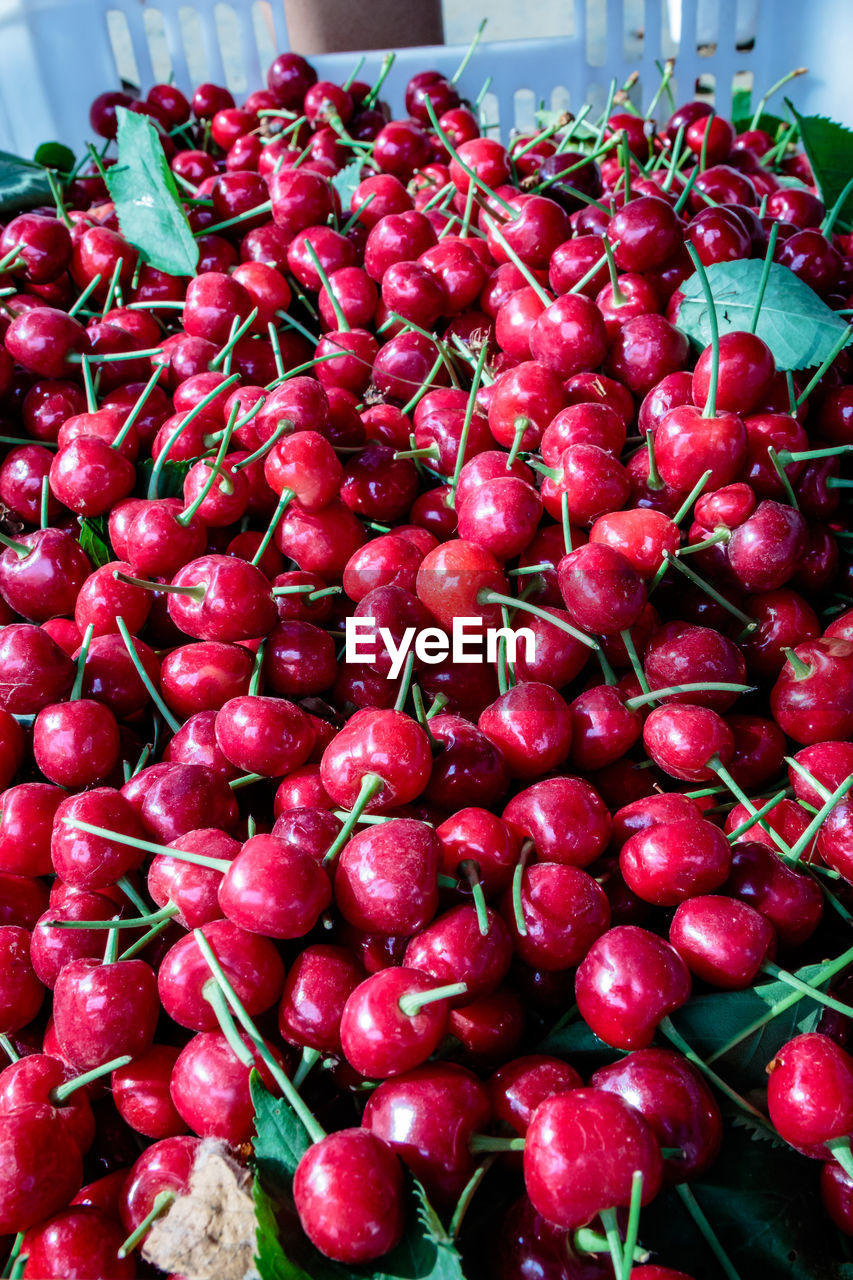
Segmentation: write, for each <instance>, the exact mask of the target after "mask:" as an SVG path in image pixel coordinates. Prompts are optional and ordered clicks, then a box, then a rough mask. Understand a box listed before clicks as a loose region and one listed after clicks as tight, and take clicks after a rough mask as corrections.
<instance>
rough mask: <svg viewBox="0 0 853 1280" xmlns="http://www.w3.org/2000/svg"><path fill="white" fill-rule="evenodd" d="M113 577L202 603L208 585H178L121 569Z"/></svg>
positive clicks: (147, 589)
mask: <svg viewBox="0 0 853 1280" xmlns="http://www.w3.org/2000/svg"><path fill="white" fill-rule="evenodd" d="M113 577H114V578H115V580H116V582H126V583H127V585H128V586H129V587H142V588H143V589H144V590H145V591H165V592H166V594H167V595H173V596H189V598H190V599H191V600H196V601H198V603H199V604H201V602H202V600H203V599H204V595H205V592H206V590H207V588H206V587H203V586H201V585H200V584H199V585H196V586H194V587H176V586H175V584H174V583H171V582H150V581H149V580H148V579H147V578H134V577H133V576H132V575H131V574H129V573H122V572H121V570H120V569H114V570H113Z"/></svg>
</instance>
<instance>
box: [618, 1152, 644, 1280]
mask: <svg viewBox="0 0 853 1280" xmlns="http://www.w3.org/2000/svg"><path fill="white" fill-rule="evenodd" d="M642 1200H643V1174H642V1171H641V1170H640V1169H635V1170H634V1174H633V1177H632V1178H631V1204H630V1208H629V1210H628V1225H627V1227H626V1228H625V1244H624V1246H623V1250H622V1278H621V1280H631V1272H632V1271H633V1269H634V1250H635V1249H636V1247H637V1238H638V1236H639V1234H640V1209H641V1208H642Z"/></svg>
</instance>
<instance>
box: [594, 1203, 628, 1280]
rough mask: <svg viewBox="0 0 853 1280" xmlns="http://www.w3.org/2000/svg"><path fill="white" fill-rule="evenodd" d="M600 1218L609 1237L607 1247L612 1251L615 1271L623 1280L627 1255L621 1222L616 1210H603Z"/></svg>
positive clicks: (611, 1255)
mask: <svg viewBox="0 0 853 1280" xmlns="http://www.w3.org/2000/svg"><path fill="white" fill-rule="evenodd" d="M598 1216H599V1218H600V1219H601V1225H602V1226H603V1227H604V1234H605V1236H606V1237H607V1247H608V1249H609V1250H610V1257H611V1259H612V1262H613V1271H614V1273H615V1274H616V1276H618V1277H619V1280H621V1278H622V1276H623V1274H624V1271H625V1254H624V1252H623V1249H622V1236H621V1235H620V1234H619V1220H618V1218H617V1216H616V1210H615V1209H602V1210H601V1212H600V1213H599V1215H598Z"/></svg>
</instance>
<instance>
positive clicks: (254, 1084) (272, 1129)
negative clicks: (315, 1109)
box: [249, 1071, 311, 1194]
mask: <svg viewBox="0 0 853 1280" xmlns="http://www.w3.org/2000/svg"><path fill="white" fill-rule="evenodd" d="M249 1088H250V1090H251V1094H252V1104H253V1106H254V1108H255V1135H256V1136H255V1144H254V1145H255V1165H256V1167H257V1170H258V1173H259V1175H260V1177H261V1179H262V1180H263V1183H264V1186H265V1187H267V1188H269V1190H270V1191H271V1192H273V1193H274V1194H275V1193H289V1191H290V1184H291V1182H292V1181H293V1175H294V1173H295V1172H296V1166H297V1165H298V1164H299V1161H300V1160H301V1159H302V1156H303V1155H304V1154H305V1152H306V1151H307V1150H308V1148H309V1147H310V1146H311V1139H310V1137H309V1136H308V1130H307V1129H306V1128H305V1126H304V1124H303V1123H302V1121H301V1120H300V1119H299V1117H298V1116H297V1114H296V1112H295V1111H294V1110H293V1108H292V1107H290V1106H289V1105H288V1103H286V1102H285V1101H284V1099H283V1098H275V1097H273V1095H272V1094H271V1093H270V1092H269V1090H268V1089H266V1088H265V1087H264V1084H263V1081H262V1080H261V1077H260V1076H259V1075H258V1073H257V1071H253V1072H252V1074H251V1077H250V1079H249Z"/></svg>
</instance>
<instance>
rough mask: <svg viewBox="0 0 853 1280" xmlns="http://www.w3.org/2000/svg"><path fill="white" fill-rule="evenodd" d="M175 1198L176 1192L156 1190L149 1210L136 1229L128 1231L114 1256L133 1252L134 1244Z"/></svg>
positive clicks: (140, 1239)
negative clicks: (128, 1233)
mask: <svg viewBox="0 0 853 1280" xmlns="http://www.w3.org/2000/svg"><path fill="white" fill-rule="evenodd" d="M176 1199H177V1193H176V1192H174V1191H158V1193H157V1195H156V1196H155V1197H154V1202H153V1204H152V1205H151V1209H150V1211H149V1212H148V1213H147V1214H146V1215H145V1217H144V1218H143V1219H142V1221H141V1222H140V1224H139V1226H138V1227H137V1228H136V1230H135V1231H132V1232H131V1233H130V1235H129V1236H128V1237H127V1239H126V1240H125V1242H124V1244H123V1245H122V1246H121V1248H120V1249H119V1250H118V1251H117V1253H116V1256H117V1257H119V1258H126V1257H127V1255H128V1254H129V1253H133V1251H134V1249H135V1248H136V1246H137V1245H138V1244H139V1243H140V1242H141V1241H142V1239H143V1238H144V1237H145V1236H146V1235H147V1234H148V1232H149V1231H150V1229H151V1228H152V1227H153V1225H154V1223H155V1222H156V1221H157V1219H158V1218H162V1216H163V1214H164V1213H166V1211H167V1210H168V1209H169V1208H170V1207H171V1205H172V1203H173V1201H175V1200H176Z"/></svg>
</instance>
